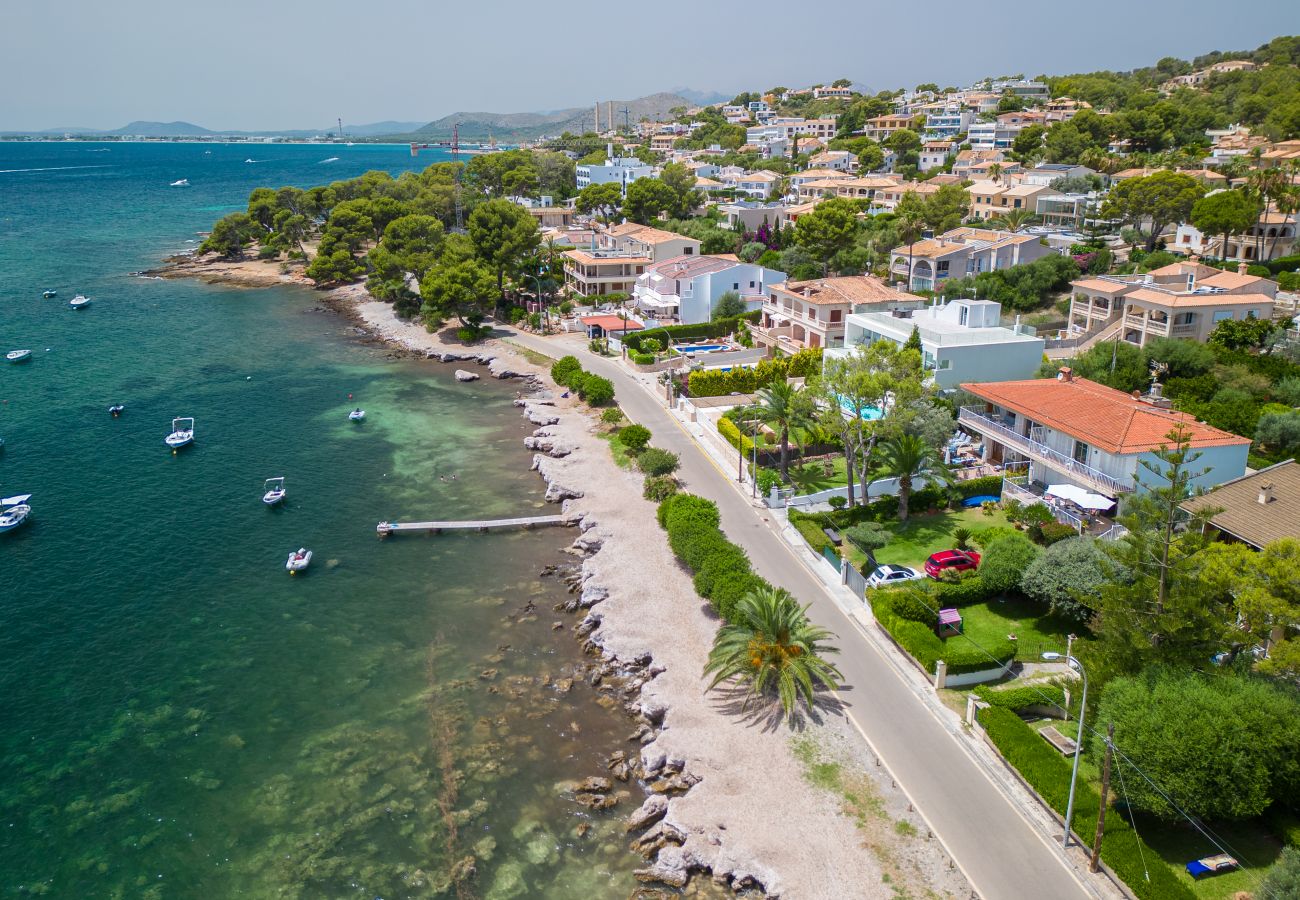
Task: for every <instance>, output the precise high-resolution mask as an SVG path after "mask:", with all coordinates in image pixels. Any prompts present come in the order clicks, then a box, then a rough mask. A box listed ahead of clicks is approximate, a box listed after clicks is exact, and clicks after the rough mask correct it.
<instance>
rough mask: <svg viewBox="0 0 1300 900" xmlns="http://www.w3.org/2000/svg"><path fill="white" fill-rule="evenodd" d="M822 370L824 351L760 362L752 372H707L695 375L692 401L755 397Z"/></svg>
mask: <svg viewBox="0 0 1300 900" xmlns="http://www.w3.org/2000/svg"><path fill="white" fill-rule="evenodd" d="M821 369H822V351H821V349H820V348H810V349H807V350H800V351H799V352H798V353H796V354H795V355H794V356H778V357H776V358H774V359H760V360H759V361H758V364H757V365H755V366H754V367H753V368H750V369H742V368H740V367H739V366H736V367H733V368H731V369H729V370H728V371H726V372H724V371H722V370H721V369H703V370H700V371H698V372H692V373H691V377H690V381H689V382H688V384H689V386H690V391H691V396H692V397H722V396H725V395H727V394H734V393H741V394H752V393H753V392H754V391H756V390H758V389H759V388H761V387H766V386H767V385H769V384H771V383H772V382H774V381H776V380H778V379H781V378H806V377H807V376H809V375H815V374H816V373H818V372H820V371H821Z"/></svg>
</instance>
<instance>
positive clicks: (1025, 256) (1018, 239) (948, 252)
mask: <svg viewBox="0 0 1300 900" xmlns="http://www.w3.org/2000/svg"><path fill="white" fill-rule="evenodd" d="M1051 252H1052V251H1051V249H1050V248H1048V247H1047V246H1046V245H1044V244H1043V243H1042V242H1040V241H1039V239H1038V236H1037V235H1032V234H1014V233H1012V232H1008V231H990V230H988V229H986V228H967V227H962V228H954V229H953V230H952V231H947V232H944V233H943V234H940V235H936V236H935V237H933V238H929V239H927V240H924V241H918V242H917V243H916V244H913V245H912V246H911V247H909V246H908V245H906V244H904V245H903V246H901V247H896V248H894V250H893V252H892V253H891V254H890V257H889V272H890V274H891V275H892V276H893V277H895V278H897V279H899V280H902V281H904V282H907V285H908V289H909V290H913V291H937V290H939V289H940V288H941V287H942V286H943V283H944V282H945V281H947V280H948V279H950V278H965V277H967V276H970V275H978V274H979V273H980V272H991V271H993V270H995V269H1009V268H1011V267H1012V266H1017V265H1020V264H1021V263H1027V262H1033V261H1034V260H1036V259H1040V258H1042V257H1044V256H1046V255H1047V254H1049V253H1051ZM909 266H910V280H909Z"/></svg>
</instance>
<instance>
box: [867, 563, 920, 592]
mask: <svg viewBox="0 0 1300 900" xmlns="http://www.w3.org/2000/svg"><path fill="white" fill-rule="evenodd" d="M924 577H925V576H924V575H922V574H921V573H920V572H918V571H916V569H913V568H911V567H910V566H879V567H877V568H876V570H875V571H873V572H872V573H871V574H870V575H868V576H867V587H873V588H874V587H886V586H888V585H891V584H902V583H903V582H905V581H916V580H917V579H919V578H924Z"/></svg>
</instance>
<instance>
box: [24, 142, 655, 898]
mask: <svg viewBox="0 0 1300 900" xmlns="http://www.w3.org/2000/svg"><path fill="white" fill-rule="evenodd" d="M445 158H446V157H445V156H444V155H442V154H440V153H438V152H437V151H434V152H423V153H422V154H421V156H420V157H419V158H412V156H411V154H410V151H409V149H408V148H407V147H406V146H405V145H397V146H393V145H372V144H365V145H357V146H351V147H348V146H342V145H338V144H332V145H282V144H228V143H227V144H222V143H211V144H202V143H175V144H171V143H152V142H144V143H119V142H107V143H82V142H45V143H13V142H10V143H0V352H7V351H9V350H11V349H31V350H32V358H31V360H30V361H28V362H25V363H22V364H6V363H2V362H0V437H3V438H4V441H5V444H4V447H3V450H0V496H11V495H15V494H25V493H30V494H31V495H32V500H31V505H32V507H33V514H32V517H31V519H30V520H29V521H28V522H27V523H26V524H25V525H24V526H22V527H21V528H19V529H18V530H16V531H13V532H10V533H7V534H0V898H8V897H29V896H44V897H60V898H62V897H68V898H92V897H93V898H98V897H104V898H147V900H160V898H190V897H195V898H200V897H201V898H212V897H257V898H261V897H267V898H271V897H275V898H299V897H301V898H315V897H322V898H324V897H331V898H333V897H358V898H399V897H412V898H417V897H418V898H423V897H457V898H466V897H483V898H488V900H508V898H516V897H530V898H531V897H542V898H593V897H626V896H628V895H629V894H630V893H631V892H632V891H633V890H634V889H635V887H636V881H635V879H634V878H633V876H632V870H633V869H634V868H635V867H636V866H638V865H640V864H642V863H641V860H640V858H639V857H637V856H635V855H634V854H632V853H631V852H630V851H629V850H628V848H627V845H626V842H627V838H626V836H625V835H624V834H623V827H622V815H620V814H626V813H627V812H629V811H630V809H631V808H632V807H634V806H635V805H637V804H639V803H640V802H641V796H640V792H639V790H638V789H637V788H636V785H635V784H632V785H630V786H628V785H618V787H620V788H625V789H626V790H627V791H628V796H625V797H624V798H623V799H622V802H621V805H620V806H619V807H617V808H616V809H615V810H614V811H612V812H607V813H590V812H588V811H587V810H585V809H583V808H582V807H580V806H578V805H577V804H575V803H574V802H573V800H572V796H571V788H572V783H573V782H575V781H578V780H581V779H583V778H586V777H587V776H592V775H604V774H605V771H604V766H603V761H604V759H605V758H606V756H607V755H608V754H609V752H610V751H611V750H613V749H616V748H620V747H621V748H623V749H627V750H629V751H631V750H632V749H634V748H635V744H629V743H628V736H629V732H630V731H632V727H633V726H632V725H631V724H630V723H629V721H628V719H627V718H626V717H625V716H624V714H623V713H622V712H621V710H619V709H618V708H617V704H616V703H614V702H612V698H611V697H609V696H608V695H605V694H601V693H599V692H598V691H597V690H596V689H595V688H593V687H591V686H590V685H589V683H588V681H587V680H586V679H584V678H583V677H582V676H583V666H584V664H585V663H588V662H589V660H587V659H585V658H584V657H583V656H582V655H581V654H580V652H579V650H578V647H577V643H576V641H575V639H574V637H573V635H572V633H571V631H570V628H571V626H572V625H573V624H574V622H573V620H572V617H568V616H565V615H564V614H563V613H557V612H554V611H553V605H554V604H555V603H556V602H558V601H559V600H561V599H563V598H564V597H565V596H567V595H566V589H565V587H564V585H562V584H560V583H557V580H556V579H555V578H553V577H551V578H548V577H543V576H542V575H541V571H542V569H543V567H545V566H547V565H549V564H555V563H563V562H565V561H568V562H572V561H573V558H572V557H570V556H566V555H564V554H562V553H561V549H562V547H563V546H564V545H565V544H567V542H568V541H570V540H571V539H572V535H571V534H568V533H566V532H564V531H562V530H558V529H557V530H541V531H533V532H527V533H517V534H509V533H502V534H478V533H464V534H443V535H440V536H436V537H430V536H423V535H421V536H401V537H392V538H389V539H386V540H379V539H378V538H377V536H376V532H375V525H376V524H377V523H378V522H380V521H383V520H394V521H401V520H429V519H456V518H489V517H493V516H516V515H528V514H533V513H536V512H538V511H542V510H543V507H544V503H543V500H542V493H543V488H544V485H542V483H541V482H540V480H539V479H538V478H537V476H536V475H535V474H533V473H531V472H530V471H529V456H528V454H527V453H526V452H525V451H524V449H523V447H522V443H521V441H522V438H523V436H524V435H525V434H526V433H527V432H526V430H525V423H524V421H523V419H522V418H521V417H520V416H519V414H518V410H517V409H516V408H515V407H513V405H512V403H511V401H512V400H513V398H514V397H515V392H516V390H517V386H515V385H513V384H511V383H510V382H497V381H495V380H492V379H484V380H482V381H480V382H477V383H474V384H472V385H463V384H457V383H456V382H455V381H454V379H453V376H452V371H451V369H450V367H445V368H444V367H442V366H441V365H440V364H438V363H434V362H426V361H416V360H409V359H394V358H391V357H392V354H390V352H389V351H388V350H387V349H386V348H384V347H383V346H380V345H378V344H376V343H374V342H372V341H367V340H365V339H364V338H363V337H362V336H360V335H358V334H357V330H356V329H355V328H354V327H353V326H352V325H351V324H350V323H349V322H347V321H345V320H344V319H342V318H340V317H338V316H337V315H335V314H333V313H330V312H328V311H326V310H324V309H322V308H321V306H320V303H319V298H318V296H317V295H316V294H315V293H314V292H313V291H312V290H310V289H306V288H297V287H288V286H286V287H277V288H265V289H243V288H232V287H221V286H213V285H206V284H202V283H199V282H196V281H177V280H161V279H155V278H147V277H141V276H139V275H136V274H132V273H137V272H140V271H141V270H146V269H149V268H151V267H155V266H157V265H159V264H160V262H161V261H162V260H163V259H164V258H165V257H166V256H168V255H169V254H172V253H175V252H177V251H182V250H187V249H192V248H193V247H194V246H195V245H196V243H197V242H199V241H201V237H200V235H199V234H198V233H199V232H201V231H204V230H207V229H208V228H209V227H210V226H211V224H212V223H213V221H214V220H216V219H217V218H219V217H220V216H222V215H224V214H226V213H228V212H231V211H234V210H239V209H242V208H244V206H245V204H246V199H247V196H248V193H249V191H250V190H252V189H253V188H255V187H258V186H263V185H265V186H271V187H279V186H283V185H296V186H299V187H309V186H312V185H315V184H321V183H328V182H330V181H334V180H338V179H343V178H350V177H354V176H357V175H360V174H362V173H363V172H366V171H368V170H374V169H380V170H385V171H389V172H392V173H394V174H396V173H399V172H402V171H406V170H411V169H418V168H423V167H425V166H427V165H429V164H431V163H433V162H437V161H438V160H439V159H445ZM181 179H186V180H188V182H189V186H188V187H184V186H172V183H173V182H176V181H178V180H181ZM45 290H56V291H57V292H58V296H57V298H55V299H44V298H43V297H42V292H43V291H45ZM78 292H80V293H83V294H85V295H87V296H89V297H90V298H91V300H92V303H91V305H90V306H89V307H88V308H86V309H83V310H73V309H71V308H70V307H69V306H68V301H69V300H70V299H71V298H72V297H73V296H74V295H75V294H76V293H78ZM118 403H121V404H124V405H125V407H126V409H125V412H124V413H123V414H122V415H121V416H120V417H119V418H113V417H111V416H110V415H109V413H108V407H109V406H110V405H111V404H118ZM356 406H360V407H362V408H364V409H365V410H366V417H365V420H364V421H363V422H362V423H360V424H356V423H353V422H351V421H349V419H348V412H349V410H351V409H353V408H354V407H356ZM176 417H193V418H194V419H195V435H196V436H195V441H194V444H193V445H192V446H191V447H188V448H185V449H182V450H181V451H180V452H178V453H173V452H172V451H171V450H170V449H169V448H168V447H166V446H165V445H164V443H163V438H164V437H165V436H166V435H167V434H168V433H169V432H170V431H171V430H172V420H173V419H174V418H176ZM280 476H282V477H284V478H285V479H286V482H285V484H286V488H287V491H288V496H287V500H286V502H285V503H284V504H283V506H282V507H277V508H268V507H266V506H264V505H263V503H262V502H261V497H262V493H263V488H264V481H265V479H268V478H273V477H280ZM299 547H306V548H310V549H311V550H312V552H313V560H312V563H311V566H310V568H309V569H308V570H307V571H306V572H304V573H302V574H300V575H298V576H290V575H289V574H288V573H287V572H286V569H285V561H286V558H287V556H288V554H289V553H290V551H293V550H295V549H297V548H299ZM559 623H563V624H562V626H561V625H560V624H559Z"/></svg>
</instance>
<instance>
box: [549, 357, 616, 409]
mask: <svg viewBox="0 0 1300 900" xmlns="http://www.w3.org/2000/svg"><path fill="white" fill-rule="evenodd" d="M551 380H552V381H554V382H555V383H556V384H558V385H560V386H561V387H567V388H568V389H569V390H571V391H573V392H574V393H576V394H577V395H578V396H579V397H581V398H582V399H583V400H585V401H586V402H587V403H589V404H591V405H592V406H608V405H609V404H610V403H613V402H614V382H612V381H610V380H609V379H608V378H602V377H601V376H599V375H594V374H592V373H591V372H587V371H584V370H583V368H582V364H581V363H579V362H578V358H577V357H576V356H563V357H561V358H559V359H557V360H556V361H555V362H554V363H553V364H552V365H551Z"/></svg>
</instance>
